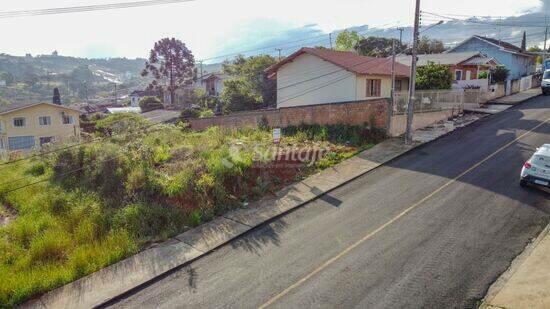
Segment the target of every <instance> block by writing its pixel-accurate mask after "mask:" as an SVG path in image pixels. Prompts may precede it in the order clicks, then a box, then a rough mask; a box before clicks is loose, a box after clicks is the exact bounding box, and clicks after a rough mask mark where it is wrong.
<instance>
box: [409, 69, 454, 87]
mask: <svg viewBox="0 0 550 309" xmlns="http://www.w3.org/2000/svg"><path fill="white" fill-rule="evenodd" d="M416 74H417V76H416V89H418V90H445V89H451V87H452V85H453V74H452V73H451V71H450V70H449V67H448V66H446V65H441V64H435V63H428V65H426V66H423V67H419V68H418V70H417V73H416Z"/></svg>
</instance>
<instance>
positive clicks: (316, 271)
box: [259, 118, 550, 309]
mask: <svg viewBox="0 0 550 309" xmlns="http://www.w3.org/2000/svg"><path fill="white" fill-rule="evenodd" d="M549 121H550V118H548V119H546V120H545V121H544V122H542V123H540V124H539V125H537V126H535V127H534V128H532V129H531V130H529V131H527V132H525V133H523V134H522V135H520V136H519V137H517V138H516V139H514V140H513V141H511V142H509V143H508V144H506V145H504V146H502V147H500V148H499V149H498V150H497V151H495V152H493V153H492V154H490V155H489V156H487V157H486V158H485V159H483V160H481V161H479V162H478V163H476V164H474V165H472V166H471V167H470V168H468V169H467V170H465V171H464V172H462V173H461V174H460V175H458V176H456V177H455V178H453V179H451V180H449V181H448V182H447V183H445V184H444V185H442V186H441V187H439V188H438V189H436V190H435V191H433V192H432V193H430V194H429V195H428V196H426V197H424V198H423V199H421V200H420V201H418V202H416V203H415V204H413V205H412V206H410V207H409V208H407V209H405V210H404V211H403V212H401V213H400V214H398V215H397V216H395V217H394V218H393V219H391V220H389V221H388V222H386V223H384V224H383V225H382V226H380V227H379V228H377V229H376V230H374V231H372V232H370V233H369V234H367V235H365V237H363V238H361V239H360V240H358V241H357V242H356V243H354V244H353V245H351V246H349V247H347V248H346V249H345V250H344V251H342V252H340V253H339V254H338V255H336V256H334V257H333V258H331V259H329V260H328V261H326V262H324V263H323V264H322V265H320V266H319V267H317V268H316V269H315V270H313V271H312V272H310V273H309V274H308V275H306V276H304V277H302V278H301V279H300V280H298V281H296V282H295V283H294V284H292V285H291V286H289V287H288V288H286V289H284V290H283V291H282V292H280V293H279V294H277V295H275V296H273V297H272V298H270V299H269V300H268V301H266V302H265V303H264V304H263V305H261V306H260V307H259V308H260V309H263V308H266V307H268V306H270V305H272V304H273V303H275V302H276V301H277V300H279V299H280V298H281V297H283V296H285V295H286V294H288V293H290V291H292V290H293V289H295V288H297V287H298V286H300V285H301V284H302V283H304V282H306V281H307V280H309V279H310V278H311V277H313V276H315V275H316V274H317V273H319V272H320V271H322V270H323V269H325V268H327V267H328V266H329V265H330V264H332V263H334V262H336V261H337V260H339V259H340V258H342V257H343V256H345V255H346V254H348V253H349V252H350V251H352V250H353V249H355V248H357V247H358V246H359V245H361V244H362V243H364V242H365V241H367V240H369V239H370V238H372V237H373V236H374V235H376V234H378V233H379V232H380V231H382V230H384V229H385V228H386V227H388V226H389V225H391V224H393V223H394V222H395V221H397V220H399V219H401V218H402V217H403V216H405V215H406V214H408V213H409V212H411V211H412V210H413V209H415V208H417V207H418V206H420V205H421V204H422V203H424V202H425V201H427V200H429V199H430V198H432V197H433V196H434V195H436V194H437V193H439V192H441V191H442V190H443V189H445V188H447V187H448V186H450V185H451V184H453V183H455V182H456V181H457V180H458V179H460V178H462V177H463V176H464V175H466V174H468V173H469V172H471V171H473V170H474V169H476V168H478V167H479V166H480V165H481V164H483V163H485V162H487V161H488V160H490V159H491V158H492V157H494V156H496V155H497V154H499V153H500V152H502V151H503V150H505V149H506V148H508V147H510V146H512V145H513V144H514V143H516V142H517V141H519V140H520V139H522V138H524V137H525V136H527V135H528V134H531V133H532V132H533V131H535V130H536V129H538V128H540V127H541V126H543V125H545V124H546V123H548V122H549Z"/></svg>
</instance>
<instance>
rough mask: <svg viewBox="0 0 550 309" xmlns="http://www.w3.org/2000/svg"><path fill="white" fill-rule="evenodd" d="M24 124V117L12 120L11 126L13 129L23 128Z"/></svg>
mask: <svg viewBox="0 0 550 309" xmlns="http://www.w3.org/2000/svg"><path fill="white" fill-rule="evenodd" d="M25 123H26V121H25V118H24V117H17V118H13V126H14V127H24V126H25Z"/></svg>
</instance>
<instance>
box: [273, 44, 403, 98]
mask: <svg viewBox="0 0 550 309" xmlns="http://www.w3.org/2000/svg"><path fill="white" fill-rule="evenodd" d="M395 71H396V90H398V91H401V90H406V89H408V87H409V74H410V69H409V67H408V66H405V65H403V64H400V63H396V70H395ZM267 73H268V76H269V78H272V79H276V80H277V108H282V107H292V106H304V105H316V104H325V103H342V102H353V101H361V100H366V99H373V98H389V97H390V96H391V59H385V58H372V57H365V56H361V55H358V54H355V53H352V52H340V51H332V50H328V49H315V48H302V49H301V50H299V51H298V52H296V53H294V54H292V55H290V56H289V57H287V58H286V59H284V60H283V61H281V62H279V63H278V64H276V65H274V66H272V67H271V68H269V69H267Z"/></svg>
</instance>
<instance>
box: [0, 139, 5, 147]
mask: <svg viewBox="0 0 550 309" xmlns="http://www.w3.org/2000/svg"><path fill="white" fill-rule="evenodd" d="M0 149H4V139H3V138H0Z"/></svg>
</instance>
